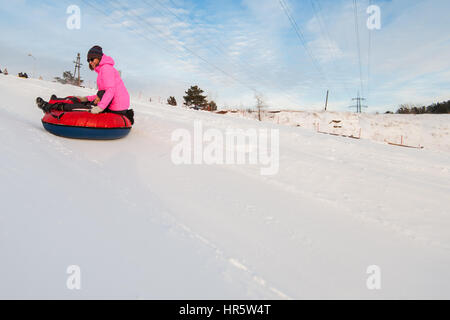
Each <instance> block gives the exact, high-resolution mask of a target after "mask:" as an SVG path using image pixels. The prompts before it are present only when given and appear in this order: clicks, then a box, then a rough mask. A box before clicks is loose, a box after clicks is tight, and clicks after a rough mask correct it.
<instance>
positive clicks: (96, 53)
mask: <svg viewBox="0 0 450 320" xmlns="http://www.w3.org/2000/svg"><path fill="white" fill-rule="evenodd" d="M102 57H103V49H102V47H100V46H93V47H92V48H91V50H89V52H88V54H87V60H88V62H89V60H90V59H95V58H98V59H99V60H102Z"/></svg>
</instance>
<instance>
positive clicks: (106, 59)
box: [95, 54, 115, 72]
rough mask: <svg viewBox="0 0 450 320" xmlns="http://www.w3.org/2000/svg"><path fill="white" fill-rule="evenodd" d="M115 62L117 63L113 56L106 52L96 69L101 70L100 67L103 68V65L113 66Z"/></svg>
mask: <svg viewBox="0 0 450 320" xmlns="http://www.w3.org/2000/svg"><path fill="white" fill-rule="evenodd" d="M114 64H115V62H114V59H113V58H111V57H108V56H107V55H106V54H104V55H103V57H102V60H101V61H100V63H99V65H98V66H97V67H95V71H96V72H99V71H100V69H101V68H102V67H103V66H106V65H110V66H112V67H113V66H114Z"/></svg>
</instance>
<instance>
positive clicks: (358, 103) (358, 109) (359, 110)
mask: <svg viewBox="0 0 450 320" xmlns="http://www.w3.org/2000/svg"><path fill="white" fill-rule="evenodd" d="M352 100H353V101H356V105H353V106H350V107H349V108H356V113H362V108H368V106H365V105H362V104H361V102H362V101H365V100H366V99H365V98H361V97H360V96H359V91H358V97H357V98H353V99H352Z"/></svg>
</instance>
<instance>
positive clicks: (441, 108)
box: [397, 100, 450, 114]
mask: <svg viewBox="0 0 450 320" xmlns="http://www.w3.org/2000/svg"><path fill="white" fill-rule="evenodd" d="M397 113H398V114H425V113H433V114H443V113H444V114H445V113H450V100H449V101H444V102H438V103H433V104H431V105H429V106H427V107H426V106H417V105H409V104H402V105H400V107H399V109H398V110H397Z"/></svg>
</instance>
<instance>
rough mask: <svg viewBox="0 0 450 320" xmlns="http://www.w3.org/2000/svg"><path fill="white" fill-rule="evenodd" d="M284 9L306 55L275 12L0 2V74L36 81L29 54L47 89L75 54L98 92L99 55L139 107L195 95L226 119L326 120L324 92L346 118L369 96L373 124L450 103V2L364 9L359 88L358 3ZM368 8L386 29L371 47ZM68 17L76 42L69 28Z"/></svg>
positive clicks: (141, 2) (194, 5) (149, 0)
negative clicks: (309, 116)
mask: <svg viewBox="0 0 450 320" xmlns="http://www.w3.org/2000/svg"><path fill="white" fill-rule="evenodd" d="M284 2H285V3H286V6H287V8H288V11H289V12H290V13H291V16H292V17H293V19H294V21H295V23H297V25H298V27H299V30H300V33H301V35H302V36H303V38H304V42H303V43H302V42H301V41H300V40H299V38H298V36H297V34H296V33H295V30H294V28H293V26H292V24H291V22H290V21H289V19H288V17H287V16H286V13H285V12H284V10H283V7H282V5H281V4H280V1H279V0H239V1H238V0H226V1H225V0H214V1H207V0H202V1H194V0H189V1H185V0H134V1H118V0H111V1H102V0H89V1H84V0H70V1H66V0H60V1H51V0H45V1H33V0H13V1H6V0H0V6H1V8H2V10H1V11H0V30H1V31H0V67H1V68H2V69H4V68H5V67H7V68H8V70H9V72H10V73H13V74H17V73H18V72H21V71H24V72H28V73H29V74H31V73H32V72H33V59H32V58H30V57H28V53H32V54H33V56H35V57H36V59H37V60H36V69H37V72H36V74H37V75H42V76H43V77H44V78H45V79H52V78H53V77H54V76H59V75H61V74H62V72H63V71H65V70H71V71H73V63H72V61H73V60H74V59H75V56H76V54H77V53H78V52H80V53H81V56H82V62H84V66H83V67H82V77H83V78H84V79H85V80H86V84H87V85H89V84H91V85H93V84H94V83H95V78H96V74H95V73H92V72H90V71H89V69H88V68H87V64H86V63H85V61H86V53H87V51H88V50H89V48H90V47H92V46H93V45H95V44H98V45H101V46H102V47H103V48H104V52H105V53H106V54H108V55H110V56H112V57H113V58H114V59H115V61H116V66H117V68H118V69H120V70H121V71H122V74H123V78H124V81H125V83H126V85H127V86H128V88H129V90H130V92H131V93H132V94H133V95H135V96H138V95H139V93H140V92H142V96H145V97H150V96H151V97H153V98H156V97H159V96H161V97H163V98H164V99H166V98H167V97H168V96H169V95H174V96H176V97H177V98H178V100H181V97H182V95H183V93H184V91H185V90H187V88H188V87H189V86H190V85H199V86H200V87H201V88H203V89H204V90H205V91H206V92H207V94H208V96H209V97H210V99H214V100H216V101H217V102H218V104H219V106H223V107H234V106H245V107H247V106H249V107H250V106H254V105H255V98H254V97H255V93H259V94H262V96H263V98H264V101H265V102H266V104H267V105H268V106H269V107H273V108H296V109H308V110H319V109H321V108H323V104H324V100H325V95H326V91H327V90H328V89H329V90H330V104H329V109H330V110H339V111H346V110H350V109H348V106H349V105H351V104H352V101H351V98H353V97H355V96H356V95H357V92H358V90H362V95H363V96H364V97H366V98H367V99H368V101H367V104H368V105H369V107H370V108H369V109H368V111H371V112H375V111H380V112H383V111H386V110H395V109H396V108H397V106H398V105H399V104H400V103H417V104H429V103H431V102H434V101H438V100H448V99H450V91H449V90H450V86H449V85H450V19H448V12H450V1H448V0H428V1H426V0H425V1H424V0H389V1H388V0H384V1H381V0H379V1H376V0H372V1H370V0H357V8H358V20H357V21H358V30H359V36H360V37H359V39H360V55H361V74H362V77H361V76H360V64H359V54H358V49H357V41H356V39H357V38H356V31H355V18H354V10H353V8H354V7H353V1H352V0H297V1H294V0H284ZM370 2H371V3H372V4H374V5H378V6H379V7H380V9H381V19H382V27H381V29H380V30H373V31H371V32H370V37H369V30H368V29H367V27H366V21H367V19H368V17H369V15H368V14H367V13H366V9H367V7H368V6H369V4H370ZM70 5H77V6H79V8H80V9H81V28H80V29H79V30H69V29H68V28H67V27H66V21H67V19H68V17H69V14H67V13H66V10H67V8H68V7H69V6H70ZM369 38H370V46H369ZM369 47H370V50H369ZM369 57H370V58H369ZM369 61H370V63H369ZM361 82H362V89H361Z"/></svg>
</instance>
